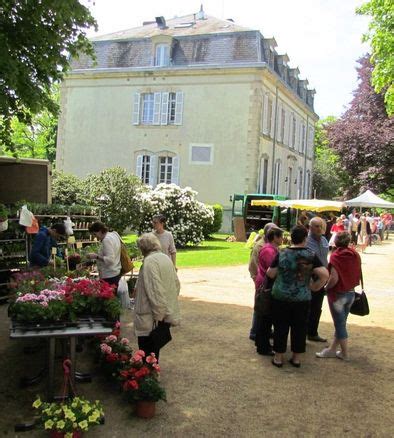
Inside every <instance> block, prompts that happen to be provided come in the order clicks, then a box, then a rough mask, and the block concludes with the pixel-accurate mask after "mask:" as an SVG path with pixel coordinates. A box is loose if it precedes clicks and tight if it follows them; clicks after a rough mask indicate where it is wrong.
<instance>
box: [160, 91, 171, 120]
mask: <svg viewBox="0 0 394 438" xmlns="http://www.w3.org/2000/svg"><path fill="white" fill-rule="evenodd" d="M169 95H170V93H167V92H163V93H161V113H160V124H161V125H167V123H168V99H169Z"/></svg>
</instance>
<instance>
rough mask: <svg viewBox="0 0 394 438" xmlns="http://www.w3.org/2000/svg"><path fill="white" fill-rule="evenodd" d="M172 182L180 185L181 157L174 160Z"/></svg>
mask: <svg viewBox="0 0 394 438" xmlns="http://www.w3.org/2000/svg"><path fill="white" fill-rule="evenodd" d="M171 182H172V183H173V184H176V185H179V157H173V158H172V176H171Z"/></svg>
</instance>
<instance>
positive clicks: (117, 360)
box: [100, 334, 133, 379]
mask: <svg viewBox="0 0 394 438" xmlns="http://www.w3.org/2000/svg"><path fill="white" fill-rule="evenodd" d="M132 353H133V352H132V349H131V347H130V345H129V340H128V339H127V338H120V337H118V336H116V335H114V334H111V335H109V336H107V337H106V338H105V339H103V341H102V342H101V343H100V362H101V367H102V369H103V370H104V372H105V373H106V374H107V376H108V377H110V378H112V379H117V378H118V377H119V372H120V371H121V370H123V369H124V368H126V367H127V366H130V359H131V357H132Z"/></svg>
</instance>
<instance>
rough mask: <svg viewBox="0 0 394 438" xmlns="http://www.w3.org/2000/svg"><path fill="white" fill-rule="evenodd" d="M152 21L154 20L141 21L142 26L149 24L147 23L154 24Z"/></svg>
mask: <svg viewBox="0 0 394 438" xmlns="http://www.w3.org/2000/svg"><path fill="white" fill-rule="evenodd" d="M154 23H156V21H143V22H142V25H143V26H149V24H154Z"/></svg>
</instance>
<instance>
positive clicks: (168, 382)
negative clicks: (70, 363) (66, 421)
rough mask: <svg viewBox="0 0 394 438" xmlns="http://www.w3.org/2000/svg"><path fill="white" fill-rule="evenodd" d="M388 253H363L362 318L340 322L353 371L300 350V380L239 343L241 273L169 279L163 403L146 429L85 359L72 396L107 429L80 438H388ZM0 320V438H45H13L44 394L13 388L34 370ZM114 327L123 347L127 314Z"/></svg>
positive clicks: (391, 329)
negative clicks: (171, 314) (173, 285)
mask: <svg viewBox="0 0 394 438" xmlns="http://www.w3.org/2000/svg"><path fill="white" fill-rule="evenodd" d="M393 255H394V244H393V243H392V242H390V243H384V245H381V246H375V247H372V248H370V249H368V250H367V253H366V254H365V255H363V267H364V276H365V281H366V286H367V288H366V289H367V292H368V297H369V301H370V305H371V315H370V316H368V317H363V318H360V317H355V316H352V317H351V320H350V327H349V332H350V337H351V340H350V342H351V353H352V362H350V363H344V362H341V361H339V360H337V359H331V360H330V359H327V360H319V359H316V358H315V357H314V353H315V351H317V349H318V347H321V346H320V345H318V346H316V344H312V343H309V344H308V346H307V353H306V354H305V357H304V360H303V364H302V367H301V368H300V369H299V370H296V369H294V368H292V367H290V366H284V367H283V369H280V370H279V369H277V368H274V367H273V366H272V365H271V364H270V361H269V358H265V357H261V356H258V355H257V354H255V351H254V346H253V344H252V342H250V341H249V340H248V338H247V335H248V331H249V328H250V321H251V313H252V310H251V306H252V295H253V293H252V289H253V288H252V283H251V280H250V278H249V277H248V274H247V267H246V266H237V267H230V268H217V269H182V270H180V272H179V275H180V278H181V281H182V298H181V311H182V316H183V323H182V326H181V327H178V328H176V329H173V342H171V344H169V346H168V347H166V348H165V349H164V350H163V352H162V355H161V361H160V362H161V366H162V371H163V372H162V382H163V384H164V385H165V387H166V388H167V395H168V402H167V403H164V402H160V403H159V404H158V407H157V408H158V409H157V415H156V417H155V418H154V419H152V420H150V421H145V420H139V419H136V418H135V417H134V416H133V415H132V414H131V407H130V406H129V405H128V404H127V403H126V402H125V401H124V400H123V399H122V396H121V394H120V393H119V392H118V391H117V390H116V389H115V388H114V387H113V386H112V385H110V384H109V383H108V382H106V381H105V379H103V377H102V376H101V375H100V373H98V372H97V370H96V369H95V365H94V363H93V360H92V355H91V352H89V351H85V352H84V353H82V354H80V355H79V356H78V361H79V364H78V367H79V369H81V371H87V370H90V371H93V373H95V372H96V376H95V378H94V380H93V383H91V384H87V385H78V387H77V390H78V391H79V393H80V394H83V395H85V396H86V397H88V398H90V399H96V398H97V399H100V400H102V401H103V403H104V407H105V411H106V424H105V425H104V426H102V427H99V428H96V429H93V430H92V431H91V432H89V434H88V436H89V437H93V438H94V437H97V438H98V437H100V438H112V437H114V438H123V437H132V436H137V437H140V436H143V435H145V434H146V435H147V434H149V435H150V436H154V437H180V438H183V437H223V436H227V437H237V438H238V437H245V438H249V437H261V436H270V437H290V436H292V437H320V436H322V437H323V436H324V437H326V436H328V437H334V436H335V437H337V436H347V437H357V438H358V437H392V436H394V426H393V416H394V406H393V394H394V378H393V376H394V350H393V343H394V317H393V314H394V300H393V298H394V287H393V283H394V281H393V280H394V275H393V268H392V266H393ZM0 312H1V316H2V318H1V319H0V336H1V342H0V353H1V354H0V409H1V417H0V431H1V432H2V435H3V436H9V437H12V436H18V437H29V438H30V437H33V438H35V437H37V438H38V437H42V436H45V435H44V434H43V433H42V432H39V431H35V432H26V433H24V434H18V435H15V434H14V432H13V424H14V423H15V422H16V421H18V419H20V418H21V417H23V416H26V414H27V413H28V412H29V405H30V404H31V402H32V400H33V399H34V395H35V394H36V393H43V391H44V387H43V386H38V387H35V388H32V389H29V390H22V389H20V388H19V387H18V379H19V377H20V376H21V375H23V374H25V373H26V372H29V371H31V370H33V369H35V368H36V367H37V364H38V363H39V362H41V361H42V360H43V355H42V352H38V353H36V354H34V355H31V356H25V355H24V354H23V352H22V344H21V343H19V342H11V341H9V339H8V318H7V316H6V307H5V306H2V307H1V308H0ZM122 322H123V332H124V335H126V336H128V337H130V338H132V335H131V333H132V322H131V312H127V313H126V314H125V315H124V316H123V318H122ZM332 330H333V329H332V322H331V319H330V317H329V314H328V312H327V309H326V304H325V311H324V314H323V318H322V323H321V328H320V332H321V333H322V334H323V335H325V336H330V334H331V333H332ZM132 342H133V344H134V346H136V343H135V339H134V338H132Z"/></svg>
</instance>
